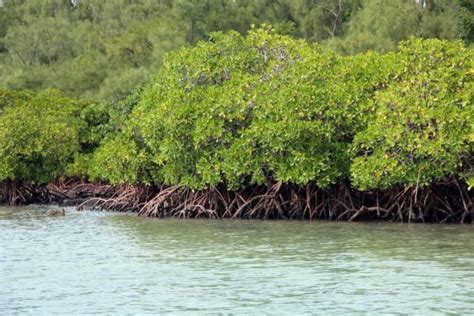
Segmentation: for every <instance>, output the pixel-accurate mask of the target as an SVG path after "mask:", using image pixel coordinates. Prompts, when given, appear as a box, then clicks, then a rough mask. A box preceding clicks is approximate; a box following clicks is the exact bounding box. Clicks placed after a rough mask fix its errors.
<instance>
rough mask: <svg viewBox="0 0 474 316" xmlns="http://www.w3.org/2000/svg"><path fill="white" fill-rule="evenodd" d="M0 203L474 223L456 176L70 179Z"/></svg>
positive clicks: (189, 214)
mask: <svg viewBox="0 0 474 316" xmlns="http://www.w3.org/2000/svg"><path fill="white" fill-rule="evenodd" d="M0 200H1V202H2V203H4V204H9V205H18V204H26V203H54V202H61V201H71V200H72V201H73V202H74V201H76V202H77V201H80V202H81V203H80V205H79V206H78V209H79V210H82V209H92V210H107V211H117V212H136V213H137V214H138V215H141V216H147V217H166V216H169V217H178V218H233V219H237V218H258V219H309V220H313V219H329V220H340V221H356V220H369V219H380V220H391V221H398V222H459V223H471V222H472V221H473V219H474V198H473V191H468V190H467V188H466V185H465V184H463V183H461V182H460V181H459V180H458V179H450V180H449V181H445V182H443V183H438V184H433V185H432V186H430V187H420V186H418V185H417V186H415V187H397V188H393V189H391V190H387V191H368V192H359V191H355V190H352V189H350V188H349V186H348V185H347V184H346V183H340V184H338V185H335V186H333V187H331V188H329V189H325V190H321V189H319V188H317V187H316V186H315V185H314V184H308V185H306V186H296V185H292V184H283V183H281V182H277V183H270V184H268V185H267V186H253V187H249V188H246V189H243V190H240V191H230V190H227V189H226V188H225V187H224V186H221V187H212V188H209V189H206V190H201V191H195V190H192V189H190V188H185V187H181V186H170V187H166V186H144V185H119V186H111V185H107V184H103V183H88V182H85V181H83V180H81V179H70V180H66V181H56V182H53V183H48V184H46V185H40V186H32V185H28V184H24V183H16V182H13V183H3V184H1V185H0ZM77 204H79V203H77Z"/></svg>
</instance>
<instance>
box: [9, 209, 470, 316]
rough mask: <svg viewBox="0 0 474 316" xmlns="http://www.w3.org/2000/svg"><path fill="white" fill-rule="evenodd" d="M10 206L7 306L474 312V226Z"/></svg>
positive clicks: (19, 309) (25, 310)
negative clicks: (162, 216) (61, 213)
mask: <svg viewBox="0 0 474 316" xmlns="http://www.w3.org/2000/svg"><path fill="white" fill-rule="evenodd" d="M40 210H41V208H40V207H24V208H0V234H1V236H0V314H2V315H10V314H22V315H23V314H33V315H38V314H55V313H60V314H93V313H108V314H151V313H154V314H166V313H169V314H182V313H187V314H193V315H194V314H216V313H219V314H220V313H222V314H241V315H248V314H270V315H276V314H286V315H295V314H324V315H327V314H333V315H340V314H376V315H379V314H397V313H399V314H422V315H433V314H446V313H451V314H465V315H468V314H470V315H472V314H473V313H474V227H473V225H466V226H461V225H406V224H389V223H352V224H350V223H332V222H296V221H293V222H289V221H220V220H211V221H206V220H202V221H201V220H173V219H167V220H154V219H145V218H138V217H135V216H130V215H123V214H113V213H98V212H76V211H75V210H74V209H67V215H66V217H64V218H48V217H42V216H40V215H39V211H40Z"/></svg>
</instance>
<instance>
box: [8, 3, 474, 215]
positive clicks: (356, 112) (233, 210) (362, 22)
mask: <svg viewBox="0 0 474 316" xmlns="http://www.w3.org/2000/svg"><path fill="white" fill-rule="evenodd" d="M4 2H5V4H4V6H3V7H0V16H1V17H2V19H1V22H0V24H1V25H0V35H1V36H2V37H1V39H2V40H1V41H0V56H1V57H0V62H1V66H0V70H1V72H2V73H1V74H0V202H1V203H3V204H9V205H20V204H30V203H40V204H43V203H44V204H52V203H60V204H63V205H69V204H70V205H77V207H78V209H97V210H110V211H120V212H136V213H137V214H139V215H143V216H149V217H167V216H169V217H179V218H200V217H202V218H229V219H242V218H244V219H250V218H258V219H308V220H314V219H330V220H344V221H354V220H368V219H380V220H389V221H399V222H461V223H471V222H472V221H473V220H474V105H473V96H474V58H473V57H474V51H473V49H472V27H471V24H470V23H472V17H473V16H474V15H473V8H472V5H471V6H470V5H469V3H470V2H469V1H466V2H465V3H464V2H463V1H408V0H407V1H403V0H397V1H388V2H387V3H386V4H385V2H384V5H382V4H380V1H376V0H373V1H368V0H367V1H355V0H354V1H320V2H318V1H315V3H320V5H313V6H311V4H310V3H311V1H242V3H240V1H207V7H206V2H205V1H202V2H201V1H176V2H174V1H156V2H153V4H152V2H149V1H136V2H135V4H133V5H125V2H127V1H118V0H117V1H104V2H100V3H96V2H95V1H92V0H90V1H86V0H84V1H82V0H81V1H59V0H58V1H53V0H51V1H44V2H43V1H41V2H40V1H36V2H35V1H20V0H15V1H13V0H12V1H8V0H6V1H4ZM218 2H219V4H218ZM0 3H1V2H0ZM236 3H237V4H236ZM322 3H324V4H325V5H322ZM109 5H110V7H109ZM114 5H115V6H114ZM257 9H258V10H257ZM119 10H122V11H119ZM259 10H260V11H259ZM377 10H378V11H377ZM384 10H385V11H384ZM250 12H251V13H250ZM256 12H260V13H258V14H257V13H256ZM374 12H378V15H376V14H373V13H374ZM384 12H385V13H384ZM394 12H395V13H396V14H395V13H394ZM390 14H394V15H393V16H391V15H390ZM32 16H33V17H35V18H33V19H32ZM228 16H229V18H228ZM114 17H116V19H115V18H114ZM171 17H173V18H175V21H181V22H182V23H181V24H179V25H181V26H180V27H176V28H173V26H172V23H171V22H170V21H169V19H170V18H171ZM244 17H245V18H244ZM454 17H456V18H454ZM21 21H22V22H21ZM114 23H116V25H115V24H114ZM170 23H171V24H170ZM370 25H371V26H374V27H375V28H376V29H375V30H371V27H370ZM114 32H115V33H114ZM19 39H21V40H19Z"/></svg>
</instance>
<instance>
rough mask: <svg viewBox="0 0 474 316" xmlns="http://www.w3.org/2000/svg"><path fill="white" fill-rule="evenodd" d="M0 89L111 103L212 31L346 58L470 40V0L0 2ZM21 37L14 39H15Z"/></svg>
mask: <svg viewBox="0 0 474 316" xmlns="http://www.w3.org/2000/svg"><path fill="white" fill-rule="evenodd" d="M3 3H4V7H3V8H0V87H4V88H9V89H31V90H35V91H39V90H42V89H47V88H55V89H58V90H60V91H61V92H62V93H64V94H65V95H68V96H71V97H76V98H87V99H91V98H93V99H98V100H101V101H105V102H112V103H115V102H117V101H119V100H121V99H123V98H125V97H126V96H127V95H128V94H129V93H130V92H131V91H132V90H133V89H134V88H135V87H136V86H139V85H143V84H146V83H147V82H148V81H149V80H150V78H152V77H153V76H154V75H155V74H156V73H157V72H158V71H159V69H160V68H161V66H162V62H163V57H164V55H165V54H166V52H168V51H171V50H174V49H176V48H178V47H182V46H189V45H194V44H195V43H197V42H199V41H200V40H207V39H208V38H209V34H210V33H212V32H216V31H222V32H227V31H230V30H234V31H237V32H239V33H240V34H246V33H247V32H248V31H249V29H251V25H257V26H261V25H263V24H271V25H274V27H275V29H276V30H277V31H278V32H279V33H280V34H287V35H291V36H293V37H295V38H304V39H306V40H308V41H310V42H319V43H321V44H322V45H323V47H330V48H332V49H333V50H336V51H337V52H342V53H344V54H351V53H357V52H361V51H367V50H376V51H383V52H385V51H389V50H394V49H396V47H397V44H398V42H399V41H401V40H406V39H407V38H408V37H409V36H411V35H415V36H420V37H423V38H433V37H434V38H443V39H454V38H460V39H463V40H465V41H466V42H467V43H472V40H473V36H474V35H473V34H474V31H473V16H474V11H473V7H472V4H471V3H472V1H468V0H429V1H427V3H428V5H427V6H426V7H421V6H420V5H418V4H416V1H415V0H390V1H381V0H272V1H268V0H239V1H235V0H207V1H198V0H179V1H170V0H160V1H151V0H134V1H130V0H107V1H98V0H77V1H68V0H28V1H25V0H4V1H3ZM19 39H21V40H19Z"/></svg>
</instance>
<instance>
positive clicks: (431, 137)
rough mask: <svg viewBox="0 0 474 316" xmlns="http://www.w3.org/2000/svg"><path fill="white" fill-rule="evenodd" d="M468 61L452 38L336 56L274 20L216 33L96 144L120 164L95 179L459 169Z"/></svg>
mask: <svg viewBox="0 0 474 316" xmlns="http://www.w3.org/2000/svg"><path fill="white" fill-rule="evenodd" d="M471 69H472V51H471V50H468V49H466V48H464V47H463V44H462V43H460V42H443V41H437V40H415V39H412V40H410V41H409V42H406V43H404V44H403V45H402V46H401V47H400V49H399V51H398V52H396V53H389V54H385V55H380V54H376V53H366V54H360V55H355V56H349V57H341V56H339V55H336V54H334V53H331V52H323V50H322V49H321V48H320V47H319V46H318V45H312V44H308V43H306V42H303V41H298V40H293V39H291V38H289V37H286V36H280V35H276V34H274V33H273V32H272V31H271V30H270V29H257V30H252V31H250V32H249V34H248V35H247V36H246V37H242V36H241V35H239V34H238V33H235V32H230V33H227V34H222V33H215V34H213V35H212V36H211V38H210V40H209V41H208V42H200V43H198V44H197V45H196V47H194V48H186V49H180V50H178V51H176V52H174V53H172V54H169V55H168V56H167V58H166V60H165V63H164V67H163V69H162V70H161V71H160V72H159V73H158V74H157V76H156V78H155V80H154V82H153V83H152V84H150V85H149V86H148V87H147V88H145V89H144V90H143V92H142V94H141V101H140V102H139V103H138V105H137V106H136V107H134V109H133V111H132V112H131V115H130V116H129V119H128V123H127V124H126V126H125V128H124V132H123V135H124V136H123V137H121V138H119V139H118V140H117V139H113V140H111V141H110V144H108V145H107V146H108V147H104V148H102V149H101V151H100V156H98V157H100V159H99V158H98V159H97V160H96V161H97V163H98V164H99V165H101V163H102V161H108V162H110V163H111V164H112V165H113V163H114V161H115V163H117V166H118V167H117V169H115V168H113V167H112V165H108V166H107V167H106V168H105V169H110V170H112V171H113V172H112V173H111V174H110V175H109V174H108V173H107V172H106V171H102V173H101V176H100V177H101V178H103V179H104V178H105V179H109V180H111V181H114V182H127V181H130V179H132V180H133V181H138V182H140V181H143V182H146V183H150V182H157V183H166V184H181V185H185V186H189V187H192V188H204V187H207V186H217V185H219V184H220V183H226V184H227V185H228V186H229V187H231V188H239V187H244V186H246V185H249V184H265V183H266V182H267V181H281V182H286V183H294V184H300V185H304V184H306V183H309V182H313V183H316V184H317V185H318V186H319V187H327V186H328V185H330V184H332V183H335V182H336V181H337V180H341V179H345V178H349V177H350V178H351V179H352V181H353V184H354V185H355V186H357V187H358V188H360V189H368V188H387V187H390V186H392V185H397V184H405V185H415V184H416V183H419V184H429V183H431V182H432V181H434V180H437V179H441V178H443V177H445V176H448V175H451V174H455V173H456V172H464V171H462V170H467V169H469V167H468V164H466V161H467V160H468V158H469V157H470V156H472V145H469V140H470V137H472V136H471V135H472V110H473V109H472V73H470V71H472V70H471ZM125 140H126V144H128V145H126V146H129V147H130V148H132V149H131V152H130V151H127V150H124V148H125V147H126V146H125V145H123V144H124V141H125ZM114 144H115V145H114ZM470 146H471V147H470ZM115 148H121V149H120V150H115ZM107 151H108V152H107ZM354 154H356V155H355V156H354ZM134 157H139V158H137V159H139V160H140V163H137V162H136V161H134V159H135V158H134ZM463 163H464V166H463V165H462V164H463ZM466 168H467V169H466ZM103 169H104V168H101V167H96V168H95V170H97V171H98V170H103ZM116 170H120V172H116ZM145 170H146V172H145Z"/></svg>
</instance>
